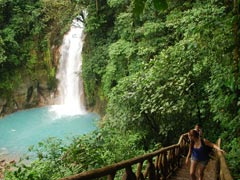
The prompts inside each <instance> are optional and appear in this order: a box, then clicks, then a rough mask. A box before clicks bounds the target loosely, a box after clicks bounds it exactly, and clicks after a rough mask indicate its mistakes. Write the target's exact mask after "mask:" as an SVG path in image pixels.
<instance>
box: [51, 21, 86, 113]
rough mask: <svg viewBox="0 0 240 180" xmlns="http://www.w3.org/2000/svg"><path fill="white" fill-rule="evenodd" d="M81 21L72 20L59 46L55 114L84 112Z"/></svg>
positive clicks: (82, 27)
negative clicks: (59, 55)
mask: <svg viewBox="0 0 240 180" xmlns="http://www.w3.org/2000/svg"><path fill="white" fill-rule="evenodd" d="M83 29H84V26H83V23H82V22H81V21H79V20H77V19H75V20H73V23H72V26H71V29H70V30H69V32H68V33H67V34H66V35H65V36H64V39H63V44H62V46H61V48H60V54H61V57H60V61H59V68H58V73H57V79H58V80H59V85H58V93H59V95H58V104H59V105H58V106H54V109H55V111H56V113H57V114H60V115H77V114H84V113H85V112H86V110H85V107H84V94H83V82H82V78H81V73H82V72H81V67H82V56H81V52H82V46H83V38H84V36H83Z"/></svg>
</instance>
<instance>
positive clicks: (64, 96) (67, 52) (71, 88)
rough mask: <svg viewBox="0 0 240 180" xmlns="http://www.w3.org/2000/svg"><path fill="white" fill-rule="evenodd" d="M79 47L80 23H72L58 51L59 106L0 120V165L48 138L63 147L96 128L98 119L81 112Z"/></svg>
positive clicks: (81, 34) (35, 109)
mask: <svg viewBox="0 0 240 180" xmlns="http://www.w3.org/2000/svg"><path fill="white" fill-rule="evenodd" d="M82 46H83V23H82V22H80V21H77V20H74V21H73V25H72V27H71V29H70V31H69V32H68V33H67V34H66V35H65V36H64V40H63V44H62V46H61V49H60V52H61V58H60V62H59V69H58V74H57V78H58V80H59V88H58V91H59V96H58V97H59V100H58V102H57V104H59V105H54V106H47V107H41V108H33V109H28V110H23V111H19V112H15V113H13V114H10V115H8V116H6V117H4V118H2V119H0V137H1V138H0V161H1V160H2V159H9V160H11V159H15V160H16V159H19V157H20V156H21V155H23V154H24V153H27V149H28V147H29V146H31V145H34V146H35V145H37V144H38V142H39V141H43V140H44V139H47V138H49V137H57V138H60V139H62V140H63V143H66V144H67V143H69V137H73V136H78V135H82V134H85V133H88V132H92V131H93V130H95V129H96V128H97V126H96V122H97V120H98V119H99V116H98V115H97V114H94V113H89V112H87V111H86V110H85V108H84V101H83V98H84V97H83V82H82V79H81V65H82V57H81V51H82ZM65 137H68V138H65Z"/></svg>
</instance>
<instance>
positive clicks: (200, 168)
mask: <svg viewBox="0 0 240 180" xmlns="http://www.w3.org/2000/svg"><path fill="white" fill-rule="evenodd" d="M205 167H206V166H204V165H202V164H199V168H198V174H199V180H203V175H204V170H205Z"/></svg>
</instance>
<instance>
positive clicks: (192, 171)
mask: <svg viewBox="0 0 240 180" xmlns="http://www.w3.org/2000/svg"><path fill="white" fill-rule="evenodd" d="M196 168H197V161H193V160H191V165H190V176H191V180H197V177H196Z"/></svg>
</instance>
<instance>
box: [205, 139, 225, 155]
mask: <svg viewBox="0 0 240 180" xmlns="http://www.w3.org/2000/svg"><path fill="white" fill-rule="evenodd" d="M204 143H205V144H206V145H207V146H210V147H212V148H214V149H216V150H218V151H220V152H223V153H225V151H224V150H222V149H221V148H220V147H218V145H216V144H214V143H212V142H210V141H208V140H207V139H204Z"/></svg>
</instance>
